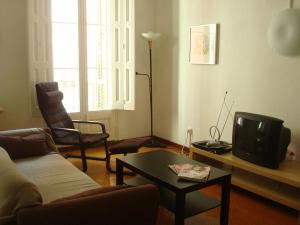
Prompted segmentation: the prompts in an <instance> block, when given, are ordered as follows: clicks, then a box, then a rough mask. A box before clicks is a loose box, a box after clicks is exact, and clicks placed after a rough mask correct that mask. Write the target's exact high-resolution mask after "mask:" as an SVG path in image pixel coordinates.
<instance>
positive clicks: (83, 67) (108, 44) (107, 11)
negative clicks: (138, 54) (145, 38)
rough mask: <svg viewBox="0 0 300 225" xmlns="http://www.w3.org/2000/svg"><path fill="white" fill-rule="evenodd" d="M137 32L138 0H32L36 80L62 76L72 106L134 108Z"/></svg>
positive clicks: (67, 103)
mask: <svg viewBox="0 0 300 225" xmlns="http://www.w3.org/2000/svg"><path fill="white" fill-rule="evenodd" d="M134 35H135V34H134V0H29V49H30V75H31V81H32V84H34V83H37V82H41V81H50V80H54V81H57V82H58V83H59V89H60V90H61V91H62V92H63V93H64V100H63V101H64V106H65V107H66V109H67V111H68V112H81V113H82V112H83V113H87V112H93V111H101V110H111V109H128V110H130V109H134V76H135V71H134V66H135V65H134ZM33 91H34V93H35V90H33ZM33 97H34V94H33Z"/></svg>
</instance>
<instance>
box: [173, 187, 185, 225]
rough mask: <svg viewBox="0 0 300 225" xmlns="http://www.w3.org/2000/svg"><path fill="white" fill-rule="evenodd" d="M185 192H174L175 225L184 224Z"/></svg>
mask: <svg viewBox="0 0 300 225" xmlns="http://www.w3.org/2000/svg"><path fill="white" fill-rule="evenodd" d="M184 214H185V194H184V193H176V203H175V225H184Z"/></svg>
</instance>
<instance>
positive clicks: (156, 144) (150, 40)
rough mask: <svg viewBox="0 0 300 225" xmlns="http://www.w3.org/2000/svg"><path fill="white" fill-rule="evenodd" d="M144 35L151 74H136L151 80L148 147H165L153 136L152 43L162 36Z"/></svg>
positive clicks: (156, 34)
mask: <svg viewBox="0 0 300 225" xmlns="http://www.w3.org/2000/svg"><path fill="white" fill-rule="evenodd" d="M141 35H142V37H143V38H144V39H145V40H146V41H147V42H148V47H149V60H150V62H149V67H150V68H149V69H150V70H149V74H145V73H138V72H136V75H143V76H147V77H148V80H149V97H150V123H151V124H150V126H151V137H152V140H151V142H150V143H148V144H146V145H145V146H146V147H151V148H156V147H161V148H163V147H165V146H164V145H163V144H161V143H159V142H157V141H155V140H154V136H153V91H152V87H153V86H152V43H153V41H154V40H156V39H158V38H159V37H160V34H159V33H153V32H151V31H150V32H148V33H142V34H141Z"/></svg>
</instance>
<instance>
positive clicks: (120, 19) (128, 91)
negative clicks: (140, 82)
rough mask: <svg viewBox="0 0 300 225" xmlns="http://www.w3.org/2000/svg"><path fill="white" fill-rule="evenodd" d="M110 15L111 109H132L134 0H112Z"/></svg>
mask: <svg viewBox="0 0 300 225" xmlns="http://www.w3.org/2000/svg"><path fill="white" fill-rule="evenodd" d="M111 11H112V13H111V15H112V78H111V84H112V88H111V90H112V93H111V95H112V96H111V98H112V104H111V105H112V107H111V108H112V109H127V110H133V109H134V103H135V102H134V99H135V98H134V97H135V96H134V94H135V86H134V82H135V64H134V55H135V42H134V37H135V31H134V0H113V1H112V5H111Z"/></svg>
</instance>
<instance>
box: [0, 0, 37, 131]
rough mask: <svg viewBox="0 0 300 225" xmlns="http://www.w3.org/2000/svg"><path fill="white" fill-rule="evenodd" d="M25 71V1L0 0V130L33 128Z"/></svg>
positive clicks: (34, 121) (35, 121) (33, 121)
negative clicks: (1, 111) (2, 109)
mask: <svg viewBox="0 0 300 225" xmlns="http://www.w3.org/2000/svg"><path fill="white" fill-rule="evenodd" d="M28 82H29V81H28V72H27V34H26V1H18V0H1V1H0V105H1V106H2V107H3V108H4V110H5V112H4V113H3V114H0V129H9V128H20V127H34V126H38V125H40V124H41V123H39V121H37V120H36V119H33V118H32V117H31V113H30V105H29V87H28Z"/></svg>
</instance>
